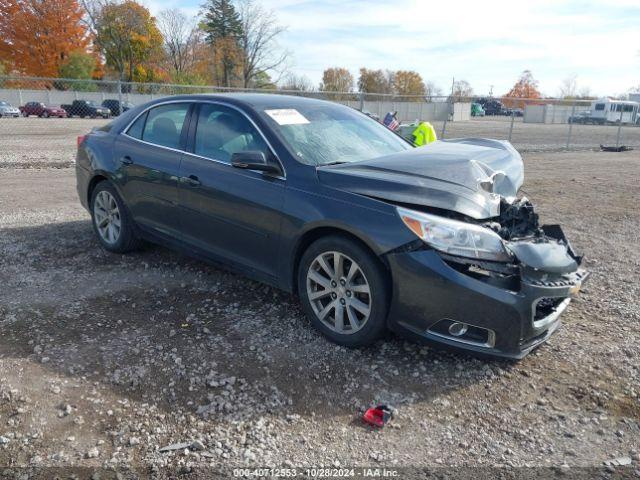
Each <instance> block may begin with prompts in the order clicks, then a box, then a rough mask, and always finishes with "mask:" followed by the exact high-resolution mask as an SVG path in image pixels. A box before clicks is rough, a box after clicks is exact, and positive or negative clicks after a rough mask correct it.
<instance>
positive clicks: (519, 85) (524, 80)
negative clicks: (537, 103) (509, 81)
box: [503, 70, 540, 108]
mask: <svg viewBox="0 0 640 480" xmlns="http://www.w3.org/2000/svg"><path fill="white" fill-rule="evenodd" d="M518 98H519V99H522V98H540V92H539V91H538V81H537V80H536V79H535V78H533V74H532V73H531V71H530V70H525V71H524V72H522V74H520V78H519V79H518V81H517V82H516V84H515V85H514V86H513V87H512V88H511V90H509V92H508V93H507V94H506V95H505V96H504V98H503V103H504V104H505V105H506V106H507V107H511V108H514V107H515V108H524V105H525V103H526V102H525V101H524V100H512V99H518Z"/></svg>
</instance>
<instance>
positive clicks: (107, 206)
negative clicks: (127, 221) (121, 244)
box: [93, 190, 122, 245]
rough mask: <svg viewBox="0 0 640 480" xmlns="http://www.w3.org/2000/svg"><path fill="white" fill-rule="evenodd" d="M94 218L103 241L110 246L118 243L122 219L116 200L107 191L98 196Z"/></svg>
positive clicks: (94, 208) (95, 202)
mask: <svg viewBox="0 0 640 480" xmlns="http://www.w3.org/2000/svg"><path fill="white" fill-rule="evenodd" d="M93 218H94V222H95V223H96V228H97V230H98V233H99V234H100V237H101V238H102V240H104V241H105V242H106V243H108V244H110V245H112V244H114V243H116V242H117V241H118V239H119V238H120V231H121V227H122V219H121V217H120V209H119V208H118V204H117V202H116V199H115V198H114V197H113V195H111V194H110V193H109V192H107V191H106V190H102V191H100V192H98V194H97V195H96V199H95V201H94V203H93Z"/></svg>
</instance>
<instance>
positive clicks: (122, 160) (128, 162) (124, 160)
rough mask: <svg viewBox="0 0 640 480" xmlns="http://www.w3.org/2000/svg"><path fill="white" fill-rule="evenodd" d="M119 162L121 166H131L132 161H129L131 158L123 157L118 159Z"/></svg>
mask: <svg viewBox="0 0 640 480" xmlns="http://www.w3.org/2000/svg"><path fill="white" fill-rule="evenodd" d="M120 161H121V162H122V164H123V165H133V160H131V157H130V156H129V155H125V156H124V157H122V158H121V159H120Z"/></svg>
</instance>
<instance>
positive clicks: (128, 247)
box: [90, 181, 142, 253]
mask: <svg viewBox="0 0 640 480" xmlns="http://www.w3.org/2000/svg"><path fill="white" fill-rule="evenodd" d="M90 205H91V220H92V222H91V223H92V224H93V231H94V232H95V234H96V236H97V237H98V241H99V242H100V244H101V245H102V246H103V247H104V248H105V249H106V250H108V251H110V252H114V253H127V252H131V251H133V250H137V249H138V248H140V247H141V246H142V240H140V239H139V238H138V237H137V235H136V229H135V224H134V222H133V219H132V218H131V215H130V214H129V210H128V209H127V207H126V205H125V204H124V202H123V201H122V198H120V195H119V194H118V192H117V191H116V189H115V188H114V187H113V185H111V183H109V182H108V181H102V182H100V183H99V184H98V185H96V187H95V188H94V189H93V192H92V193H91V203H90Z"/></svg>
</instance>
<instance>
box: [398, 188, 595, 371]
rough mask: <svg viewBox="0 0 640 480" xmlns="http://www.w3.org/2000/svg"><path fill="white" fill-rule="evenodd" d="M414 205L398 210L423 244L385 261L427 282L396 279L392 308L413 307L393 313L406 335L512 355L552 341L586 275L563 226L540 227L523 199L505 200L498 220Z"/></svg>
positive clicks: (520, 355) (524, 353)
mask: <svg viewBox="0 0 640 480" xmlns="http://www.w3.org/2000/svg"><path fill="white" fill-rule="evenodd" d="M415 208H416V209H419V210H414V209H408V208H406V206H403V207H398V213H399V215H400V217H401V218H402V220H403V222H404V223H405V225H406V226H407V227H408V228H409V229H411V230H412V231H414V233H416V235H418V237H420V238H421V240H422V241H423V242H422V244H421V245H419V244H415V245H414V249H415V250H414V251H413V252H407V253H404V254H396V253H391V254H390V255H388V256H387V258H388V260H389V261H390V263H392V265H393V267H394V268H396V269H398V270H401V271H406V270H407V268H409V270H411V271H412V272H414V274H415V272H417V271H421V275H420V277H421V280H418V278H417V275H416V279H415V281H416V283H417V282H420V281H421V282H422V283H423V285H424V282H425V281H426V283H427V289H425V290H427V291H423V292H421V293H418V292H415V291H411V290H413V287H411V286H410V287H408V286H407V285H406V282H394V283H395V285H394V288H395V289H396V290H395V291H394V295H396V300H399V301H398V302H394V305H396V304H398V303H408V304H409V305H410V307H409V308H406V307H401V308H400V310H404V311H403V312H401V311H398V307H395V310H394V309H392V311H393V312H394V313H396V314H397V317H396V318H397V319H398V320H397V322H398V324H399V325H400V326H402V327H403V329H404V330H410V331H412V332H413V333H415V334H417V335H419V336H420V337H422V338H426V339H429V340H436V341H438V342H439V343H445V344H448V345H450V346H452V347H463V348H466V349H471V350H475V351H477V352H485V353H490V354H494V355H500V356H506V357H512V358H521V357H523V356H524V355H526V353H528V352H529V351H531V350H532V349H533V348H535V347H536V346H538V345H540V344H541V343H542V342H544V341H545V340H546V339H547V338H549V336H550V335H551V334H552V333H553V332H554V331H555V330H556V329H557V327H558V326H559V317H560V314H561V313H562V312H563V311H564V310H565V309H566V307H567V306H568V305H569V303H570V300H571V298H572V297H573V296H574V295H575V294H577V292H578V291H579V290H580V287H581V285H582V283H583V282H584V281H585V280H586V278H587V277H588V274H587V272H585V271H584V270H582V269H581V268H580V264H581V263H582V257H581V256H579V255H577V254H576V252H575V251H574V250H573V248H572V247H571V244H570V243H569V241H568V240H567V238H566V237H565V235H564V233H563V232H562V229H561V228H560V227H559V226H558V225H542V226H541V225H540V224H539V219H538V215H537V214H536V213H535V211H534V207H533V205H532V204H531V203H530V202H529V201H528V200H527V199H526V198H521V199H512V201H511V202H508V201H506V200H505V199H503V200H502V202H501V205H500V212H499V215H497V216H496V217H493V218H489V219H485V220H475V219H471V218H468V217H465V216H463V215H460V214H459V213H456V212H442V211H438V212H437V214H438V215H434V212H433V210H432V209H429V208H425V207H422V206H415ZM418 265H420V267H418ZM428 289H431V292H428ZM430 293H433V294H434V296H433V297H432V298H431V300H428V301H422V300H416V298H417V297H416V296H417V295H421V298H422V299H425V298H427V299H429V298H430ZM435 298H437V301H433V299H435ZM433 305H436V307H435V309H434V308H433V307H432V306H433ZM418 310H421V314H420V316H421V319H419V320H417V321H416V319H417V318H418V315H417V311H418ZM406 319H409V320H406ZM411 319H413V320H411Z"/></svg>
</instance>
